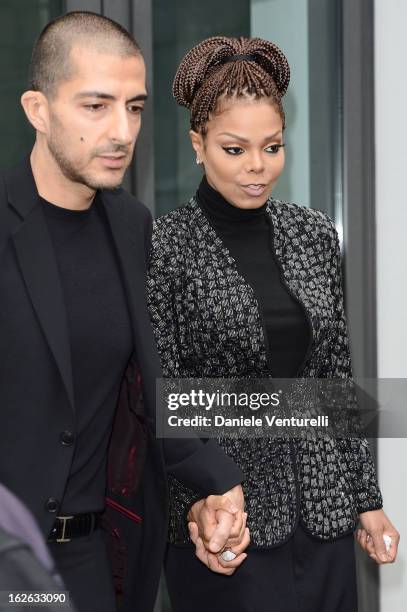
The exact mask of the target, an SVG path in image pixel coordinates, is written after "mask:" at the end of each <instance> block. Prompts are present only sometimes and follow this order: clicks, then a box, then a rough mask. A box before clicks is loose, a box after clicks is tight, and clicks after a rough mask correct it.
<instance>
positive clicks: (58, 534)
mask: <svg viewBox="0 0 407 612" xmlns="http://www.w3.org/2000/svg"><path fill="white" fill-rule="evenodd" d="M101 517H102V512H87V513H86V514H73V515H67V516H57V517H56V519H55V523H54V526H53V527H52V529H51V532H50V534H49V537H48V542H58V543H62V542H70V541H71V540H73V539H75V538H82V537H84V536H88V535H90V534H91V533H93V532H94V530H95V529H96V528H97V527H99V525H100V521H101Z"/></svg>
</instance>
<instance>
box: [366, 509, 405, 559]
mask: <svg viewBox="0 0 407 612" xmlns="http://www.w3.org/2000/svg"><path fill="white" fill-rule="evenodd" d="M359 521H360V524H361V528H359V529H357V530H356V533H355V539H356V540H357V541H358V542H359V544H360V546H361V547H362V548H363V550H365V551H366V552H367V553H368V554H369V556H370V557H371V558H372V559H374V561H376V563H378V564H379V565H382V564H385V563H394V561H395V560H396V556H397V548H398V545H399V541H400V534H399V532H398V531H397V529H395V528H394V527H393V525H392V523H391V522H390V521H389V519H388V518H387V516H386V515H385V513H384V512H383V510H370V511H369V512H362V513H361V514H359ZM384 535H387V536H390V537H391V545H390V548H389V550H388V551H387V550H386V544H385V541H384V539H383V536H384Z"/></svg>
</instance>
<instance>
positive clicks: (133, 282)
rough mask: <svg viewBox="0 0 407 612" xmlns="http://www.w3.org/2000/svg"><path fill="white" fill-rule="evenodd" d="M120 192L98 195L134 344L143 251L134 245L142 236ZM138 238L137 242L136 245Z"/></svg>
mask: <svg viewBox="0 0 407 612" xmlns="http://www.w3.org/2000/svg"><path fill="white" fill-rule="evenodd" d="M123 197H125V196H123V195H122V194H121V192H111V193H108V192H105V191H104V192H101V201H102V204H103V207H104V210H105V212H106V215H107V219H108V222H109V225H110V229H111V232H112V236H113V242H114V245H115V248H116V251H117V254H118V257H119V263H120V269H121V272H122V275H123V282H124V286H125V290H126V295H127V300H128V306H129V313H130V319H131V324H132V331H133V339H134V342H135V346H136V344H137V338H138V334H137V329H138V324H139V323H140V321H137V320H136V313H137V312H138V311H139V310H140V304H142V303H145V300H144V302H143V300H140V292H141V291H142V290H143V287H144V282H145V281H144V276H145V271H144V269H143V257H144V252H143V250H142V248H140V247H139V246H138V245H139V244H141V245H143V244H144V237H143V233H142V231H141V228H140V227H132V226H131V223H130V221H129V219H128V215H127V214H126V207H125V205H124V201H123V199H122V198H123ZM138 239H139V240H140V241H141V242H138Z"/></svg>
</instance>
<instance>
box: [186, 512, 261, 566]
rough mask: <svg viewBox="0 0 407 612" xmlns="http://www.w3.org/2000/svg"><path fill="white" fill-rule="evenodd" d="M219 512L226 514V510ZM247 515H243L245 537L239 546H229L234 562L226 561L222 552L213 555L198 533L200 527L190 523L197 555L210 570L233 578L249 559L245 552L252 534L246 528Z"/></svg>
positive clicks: (189, 526) (190, 532)
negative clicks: (237, 569)
mask: <svg viewBox="0 0 407 612" xmlns="http://www.w3.org/2000/svg"><path fill="white" fill-rule="evenodd" d="M219 512H225V510H219ZM246 520H247V514H246V513H245V512H244V513H243V524H244V531H243V537H242V539H241V541H240V543H239V544H237V545H235V546H227V548H228V550H230V551H231V552H233V553H234V555H235V558H234V559H233V560H232V561H225V560H224V559H223V558H222V555H221V552H222V551H219V553H218V554H214V553H211V552H210V551H209V550H208V549H207V548H206V547H205V545H204V543H203V541H202V538H201V537H200V536H199V533H198V526H197V524H196V523H188V528H189V534H190V536H191V540H192V541H193V543H194V544H195V555H196V556H197V558H198V559H199V560H200V561H202V563H203V564H204V565H206V566H207V567H208V568H209V569H210V570H212V571H213V572H216V573H217V574H224V575H225V576H231V575H232V574H234V572H235V570H236V568H238V567H239V565H241V564H242V563H243V561H244V560H245V559H246V558H247V554H246V553H245V552H244V551H245V549H246V548H247V547H248V546H249V544H250V534H249V530H248V528H247V527H246Z"/></svg>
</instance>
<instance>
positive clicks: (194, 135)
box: [189, 130, 204, 162]
mask: <svg viewBox="0 0 407 612" xmlns="http://www.w3.org/2000/svg"><path fill="white" fill-rule="evenodd" d="M189 137H190V139H191V142H192V146H193V149H194V151H195V153H196V158H197V160H199V162H202V161H203V153H204V146H203V138H202V134H198V132H195V131H194V130H189Z"/></svg>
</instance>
